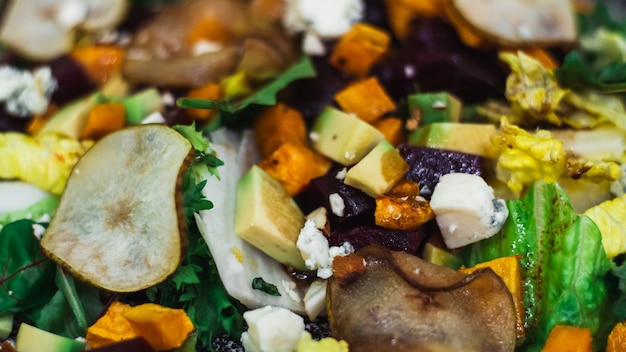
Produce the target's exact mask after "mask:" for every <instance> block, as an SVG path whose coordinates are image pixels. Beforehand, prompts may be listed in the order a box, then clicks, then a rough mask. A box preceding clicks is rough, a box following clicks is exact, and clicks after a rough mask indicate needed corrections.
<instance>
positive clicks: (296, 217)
mask: <svg viewBox="0 0 626 352" xmlns="http://www.w3.org/2000/svg"><path fill="white" fill-rule="evenodd" d="M304 220H305V219H304V214H303V213H302V211H301V210H300V208H299V207H298V205H297V204H296V202H295V201H294V200H293V198H292V197H291V196H290V195H289V193H287V190H285V188H284V187H283V185H282V184H280V182H278V181H277V180H275V179H274V178H273V177H272V176H270V175H269V174H268V173H266V172H265V171H263V169H261V168H260V167H258V166H256V165H255V166H253V167H252V168H250V170H249V171H248V172H247V173H246V174H245V175H244V176H243V177H242V178H241V179H240V180H239V182H238V184H237V207H236V211H235V233H236V234H237V235H238V236H240V237H241V238H243V239H244V240H246V241H247V242H249V243H251V244H252V245H254V246H255V247H257V248H258V249H260V250H261V251H263V252H264V253H266V254H267V255H269V256H270V257H272V258H274V259H276V260H277V261H278V262H280V263H283V264H287V265H291V266H293V267H294V268H296V269H300V270H306V265H304V260H303V259H302V255H301V254H300V251H299V250H298V248H297V247H296V241H297V240H298V235H299V234H300V230H301V229H302V227H303V226H304Z"/></svg>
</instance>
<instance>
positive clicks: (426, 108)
mask: <svg viewBox="0 0 626 352" xmlns="http://www.w3.org/2000/svg"><path fill="white" fill-rule="evenodd" d="M407 102H408V105H409V111H410V112H411V116H418V117H419V121H420V126H424V125H427V124H431V123H433V122H460V121H461V111H462V108H463V104H462V103H461V100H459V99H458V98H457V97H455V96H454V95H452V94H450V93H447V92H439V93H417V94H411V95H409V96H408V98H407Z"/></svg>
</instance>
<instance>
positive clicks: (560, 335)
mask: <svg viewBox="0 0 626 352" xmlns="http://www.w3.org/2000/svg"><path fill="white" fill-rule="evenodd" d="M591 343H592V338H591V329H589V328H580V327H577V326H569V325H557V326H555V327H554V328H552V331H550V335H548V340H546V344H545V345H544V346H543V348H542V349H541V352H591V351H593V349H592V347H591Z"/></svg>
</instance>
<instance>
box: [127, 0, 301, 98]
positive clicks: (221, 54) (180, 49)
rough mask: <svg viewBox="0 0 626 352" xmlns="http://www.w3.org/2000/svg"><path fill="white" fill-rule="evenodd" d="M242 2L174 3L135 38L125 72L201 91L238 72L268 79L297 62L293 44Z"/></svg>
mask: <svg viewBox="0 0 626 352" xmlns="http://www.w3.org/2000/svg"><path fill="white" fill-rule="evenodd" d="M252 9H253V7H251V6H250V4H248V3H247V2H245V1H242V0H192V1H187V2H184V3H181V4H177V5H170V6H169V7H168V8H167V9H164V10H163V11H161V12H160V14H159V15H157V16H156V17H155V18H154V19H152V20H151V21H150V22H148V23H147V24H146V25H145V26H144V27H142V28H141V29H140V30H139V31H138V32H137V33H136V34H135V35H134V37H133V39H132V41H131V43H130V45H129V47H128V51H127V55H126V58H125V61H124V64H123V72H124V74H125V76H126V78H128V79H129V80H130V81H132V82H135V83H145V84H154V85H159V86H168V87H181V88H182V87H200V86H203V85H205V84H208V83H210V82H215V81H218V80H220V79H222V78H224V77H225V76H227V75H230V74H232V73H233V72H235V71H245V72H246V73H247V74H249V75H251V76H252V77H253V78H258V79H263V78H266V77H268V76H272V75H275V74H276V73H278V72H280V71H282V70H283V69H285V68H287V67H288V66H289V64H291V63H292V62H293V60H294V59H295V49H294V45H293V43H292V40H291V39H290V38H288V37H287V35H286V34H285V33H283V31H282V30H280V29H279V28H278V27H277V26H276V24H275V23H272V22H270V21H269V20H263V19H261V18H259V16H258V15H256V14H255V13H253V10H252Z"/></svg>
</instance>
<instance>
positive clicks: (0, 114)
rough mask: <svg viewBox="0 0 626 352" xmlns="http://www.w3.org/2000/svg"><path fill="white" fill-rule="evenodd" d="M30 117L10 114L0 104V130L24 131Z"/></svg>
mask: <svg viewBox="0 0 626 352" xmlns="http://www.w3.org/2000/svg"><path fill="white" fill-rule="evenodd" d="M29 121H30V118H23V117H17V116H12V115H11V114H9V113H8V112H7V111H6V110H5V109H4V105H0V132H9V131H13V132H24V131H25V130H26V126H27V125H28V122H29Z"/></svg>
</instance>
